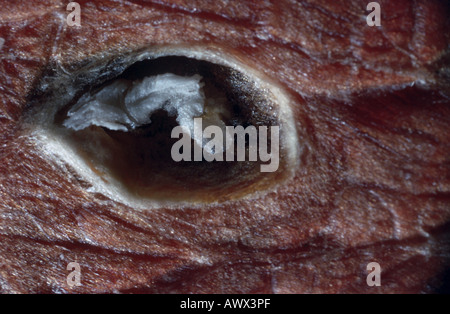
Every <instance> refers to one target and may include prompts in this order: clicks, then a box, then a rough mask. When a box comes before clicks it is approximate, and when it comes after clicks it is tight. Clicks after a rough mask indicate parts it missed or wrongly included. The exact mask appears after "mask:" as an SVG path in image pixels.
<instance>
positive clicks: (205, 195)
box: [54, 56, 288, 203]
mask: <svg viewBox="0 0 450 314" xmlns="http://www.w3.org/2000/svg"><path fill="white" fill-rule="evenodd" d="M165 73H173V74H175V75H178V76H184V77H186V76H192V75H195V74H198V75H201V76H202V77H203V79H202V83H203V84H204V85H203V93H204V96H205V104H204V112H203V115H202V116H200V118H203V119H205V120H208V119H209V120H208V121H209V123H210V124H211V123H214V119H216V120H220V121H217V122H218V123H222V124H224V125H226V126H238V125H241V126H243V127H244V128H246V127H247V126H251V125H253V126H255V127H258V126H267V127H270V126H280V119H279V116H280V110H279V106H278V104H277V103H276V102H274V101H273V98H272V97H270V95H269V94H268V91H267V90H261V89H259V88H258V86H257V85H256V84H255V82H253V81H252V80H251V78H250V77H249V76H247V75H245V74H243V73H241V72H239V71H236V70H235V69H232V68H230V67H227V66H223V65H218V64H214V63H211V62H208V61H203V60H197V59H193V58H187V57H179V56H167V57H160V58H156V59H149V60H144V61H140V62H137V63H135V64H133V65H131V66H130V67H129V68H128V69H126V70H125V71H124V72H123V73H122V74H121V75H119V76H118V77H116V78H114V79H112V80H109V81H107V82H104V83H102V84H100V85H98V86H93V87H90V88H89V90H90V91H88V92H90V93H95V92H96V91H98V90H100V89H101V88H103V87H104V86H107V85H108V84H111V83H112V82H113V81H115V80H122V79H123V80H129V81H138V80H142V79H143V78H145V77H149V76H156V75H160V74H165ZM79 97H81V95H79ZM79 97H78V98H77V99H79ZM77 99H74V100H73V101H71V102H70V103H69V104H67V105H66V106H64V107H63V108H62V109H60V110H59V111H58V113H57V114H56V115H55V118H54V124H55V125H56V126H57V127H59V128H65V126H64V121H65V120H67V118H68V117H67V113H68V112H69V110H70V108H71V107H72V106H73V105H74V103H76V101H77ZM149 118H150V120H151V122H150V123H149V124H146V125H142V126H139V127H137V128H134V129H128V130H127V131H124V130H111V129H108V128H106V127H100V126H95V125H91V126H89V127H88V128H85V129H82V130H70V129H69V130H67V128H66V130H65V132H66V133H65V134H66V136H67V137H68V139H69V140H68V143H70V145H72V146H73V147H74V149H75V151H76V152H77V153H78V154H79V156H80V157H81V158H82V159H83V160H84V161H85V163H86V165H87V166H88V167H89V168H90V169H91V170H92V171H93V172H94V173H95V174H96V175H97V176H98V177H99V178H100V179H101V180H102V181H103V183H104V184H106V185H108V184H115V185H120V186H121V188H122V189H124V190H126V191H128V193H129V194H131V195H133V196H134V197H138V198H143V199H149V200H155V201H159V202H164V201H166V202H193V203H198V202H200V203H209V202H217V201H219V202H220V201H226V200H230V199H236V198H241V197H244V196H246V195H249V194H252V193H255V192H257V191H263V190H266V189H268V188H269V187H271V186H274V185H276V184H277V183H279V182H280V181H281V180H283V179H284V178H285V177H286V175H285V173H286V170H287V167H288V162H287V161H286V160H285V159H286V158H285V157H286V156H287V151H286V147H284V145H283V144H282V145H281V147H280V154H279V160H280V164H279V169H278V170H277V171H276V172H273V173H263V172H261V170H260V166H261V164H262V163H261V162H260V161H256V162H254V161H248V145H246V150H247V158H246V161H239V162H238V161H226V157H225V153H224V158H223V159H224V161H212V162H207V161H206V160H204V159H203V160H202V161H180V162H175V161H174V160H173V159H172V156H171V148H172V146H173V145H174V144H175V143H176V142H177V141H178V139H176V138H171V132H172V130H173V128H175V127H176V126H177V125H178V122H177V120H176V117H175V116H171V115H170V114H168V113H167V112H166V111H164V110H157V111H155V112H153V113H152V114H151V116H150V117H149ZM281 136H283V134H281ZM246 142H247V144H248V138H247V139H246ZM270 142H271V141H270V132H269V138H268V143H269V144H270ZM191 144H192V145H191V147H193V145H194V141H193V140H192V143H191ZM235 153H236V149H235ZM235 160H236V159H235Z"/></svg>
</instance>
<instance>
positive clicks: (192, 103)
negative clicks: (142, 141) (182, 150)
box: [63, 73, 205, 134]
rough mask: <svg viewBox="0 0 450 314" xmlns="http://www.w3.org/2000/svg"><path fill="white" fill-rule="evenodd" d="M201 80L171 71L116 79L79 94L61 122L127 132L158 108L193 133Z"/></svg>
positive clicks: (202, 99) (201, 101)
mask: <svg viewBox="0 0 450 314" xmlns="http://www.w3.org/2000/svg"><path fill="white" fill-rule="evenodd" d="M201 80H202V77H201V76H200V75H198V74H196V75H194V76H191V77H184V76H178V75H175V74H172V73H166V74H162V75H156V76H150V77H146V78H144V79H142V80H138V81H129V80H124V79H120V80H116V81H114V82H113V83H111V84H109V85H107V86H105V87H103V88H102V89H100V90H98V91H97V92H96V93H95V94H90V93H87V94H85V95H83V96H82V97H81V98H80V99H79V100H78V101H77V103H76V104H75V105H74V106H73V108H71V109H70V111H69V112H68V114H67V115H68V119H66V120H65V121H64V123H63V125H64V126H65V127H66V128H69V129H73V130H75V131H80V130H83V129H85V128H87V127H89V126H91V125H96V126H100V127H105V128H107V129H110V130H114V131H130V130H133V129H135V128H137V127H139V126H142V125H146V124H149V123H151V120H150V116H151V115H152V113H154V112H155V111H157V110H161V109H162V110H165V111H167V113H168V114H169V116H172V117H174V116H175V117H176V120H177V122H178V123H179V125H180V126H181V127H182V128H183V129H184V130H186V131H188V132H190V134H193V130H194V125H193V121H194V118H195V117H199V116H201V115H202V114H203V110H204V105H205V95H204V93H203V86H204V84H203V83H201V82H200V81H201Z"/></svg>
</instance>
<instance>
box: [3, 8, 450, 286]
mask: <svg viewBox="0 0 450 314" xmlns="http://www.w3.org/2000/svg"><path fill="white" fill-rule="evenodd" d="M368 2H369V1H359V0H352V1H345V3H344V1H325V0H315V1H313V0H309V1H308V0H301V1H293V0H292V1H290V0H276V1H275V0H266V1H225V0H214V1H206V0H191V1H187V0H164V1H160V0H153V1H152V0H149V1H122V0H101V1H81V0H80V1H78V3H79V4H80V6H81V27H69V26H68V25H67V24H66V16H67V14H68V13H69V12H67V11H66V5H67V2H66V1H34V2H33V5H32V6H31V5H29V2H28V1H14V2H13V1H8V2H6V3H2V5H1V6H0V37H1V38H3V39H4V43H3V46H2V47H1V50H0V130H1V133H0V200H1V202H0V240H1V245H0V292H2V293H102V292H106V293H110V292H122V293H133V292H135V293H139V292H145V293H169V292H171V293H173V292H178V293H191V292H192V293H379V292H382V293H384V292H387V293H405V292H410V293H418V292H436V291H442V290H439V289H445V287H442V284H443V283H444V281H445V278H447V280H448V275H446V272H447V271H448V269H449V266H450V253H449V252H450V238H449V237H450V66H449V65H450V53H449V41H450V32H449V30H450V5H449V4H448V3H447V1H445V0H442V1H438V0H417V1H407V0H399V1H387V0H386V1H382V0H380V1H379V3H380V5H381V8H382V26H381V27H369V26H367V24H366V16H367V14H368V13H369V12H367V11H366V6H367V3H368ZM165 45H171V46H177V45H179V46H183V47H196V48H200V49H214V50H215V51H217V52H218V53H220V54H222V55H224V56H226V55H230V56H232V57H233V58H235V59H237V60H239V61H240V62H241V63H243V64H245V65H247V66H248V67H250V68H253V69H255V71H258V72H261V73H264V75H265V76H267V77H268V78H270V79H271V80H273V81H274V82H275V83H277V84H279V85H281V86H283V87H284V88H285V89H286V91H287V93H288V94H289V97H291V98H292V99H293V103H292V111H293V115H294V119H295V122H296V132H297V136H298V140H299V142H301V145H302V146H303V150H302V153H301V156H300V161H299V165H298V167H297V169H295V175H294V177H293V178H291V179H289V180H287V181H284V182H283V183H281V184H280V185H279V186H278V187H277V188H276V190H274V191H268V192H267V193H263V194H260V195H258V197H256V198H252V199H241V200H234V201H228V202H223V203H219V204H204V205H203V206H187V205H183V206H181V205H180V206H179V207H177V208H158V209H151V210H136V209H134V208H132V207H130V206H127V205H125V204H122V203H119V202H116V201H113V200H111V199H109V198H108V197H107V196H105V195H102V194H100V193H91V192H90V191H89V189H88V186H87V184H86V182H85V181H84V180H83V178H81V177H80V176H79V175H78V174H77V172H76V169H71V168H70V167H68V166H67V165H65V164H64V163H57V162H55V159H52V158H49V156H50V155H52V152H48V154H43V153H42V150H41V147H40V146H39V145H40V144H39V142H38V141H36V140H35V139H34V138H33V137H32V136H31V135H30V133H29V132H28V129H27V128H25V127H24V119H25V117H26V116H27V114H28V113H29V112H30V110H31V109H33V108H30V107H32V106H31V105H30V104H31V103H32V102H31V100H32V99H33V98H34V97H36V95H37V94H38V93H37V92H36V87H37V86H43V85H45V82H51V81H52V80H53V79H54V78H57V77H58V75H61V73H64V74H65V75H68V76H70V75H72V74H73V73H77V74H79V73H80V72H79V71H80V69H85V68H87V67H89V66H90V64H91V63H92V64H96V65H98V64H104V66H105V67H114V62H113V60H117V59H120V58H121V57H122V56H123V55H125V54H127V53H129V52H130V51H139V50H140V49H145V48H146V47H152V46H158V47H159V46H161V47H163V46H165ZM299 145H300V143H299ZM71 262H77V263H79V264H80V267H81V285H80V286H78V287H73V288H71V287H69V286H68V285H67V281H66V278H67V276H68V275H69V271H68V270H66V267H67V265H68V264H69V263H71ZM370 262H378V263H379V264H380V265H381V268H382V275H381V286H380V287H369V286H368V285H367V284H366V277H367V275H368V272H367V270H366V267H367V264H369V263H370ZM446 276H447V277H446ZM447 289H448V288H447Z"/></svg>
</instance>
